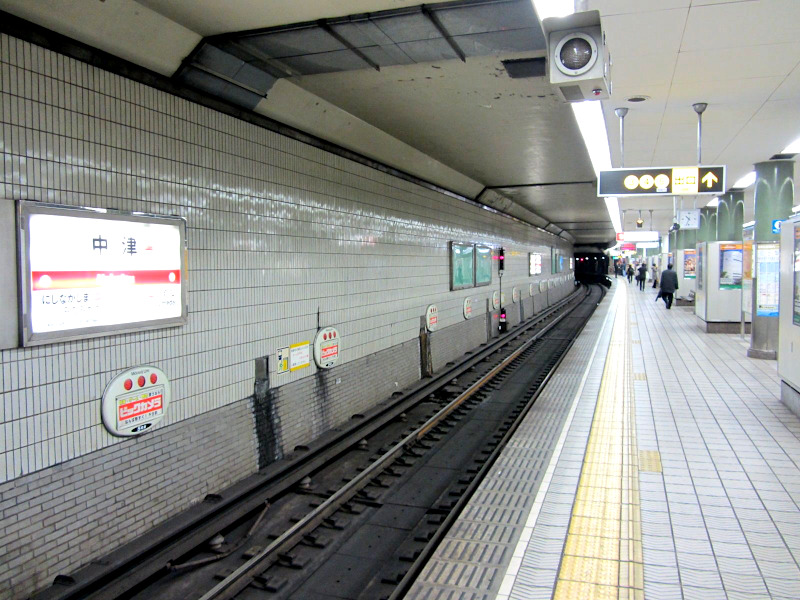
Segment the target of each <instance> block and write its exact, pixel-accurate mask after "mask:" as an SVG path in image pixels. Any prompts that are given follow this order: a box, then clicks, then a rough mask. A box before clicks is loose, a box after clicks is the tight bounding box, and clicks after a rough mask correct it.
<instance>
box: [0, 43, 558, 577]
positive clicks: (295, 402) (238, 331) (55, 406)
mask: <svg viewBox="0 0 800 600" xmlns="http://www.w3.org/2000/svg"><path fill="white" fill-rule="evenodd" d="M0 126H1V127H2V135H1V136H0V151H2V155H3V163H2V167H0V194H2V196H3V197H6V198H12V199H25V200H34V201H45V202H54V203H59V204H66V205H73V206H89V207H103V208H113V209H120V210H125V211H141V212H147V213H154V214H170V215H179V216H182V217H184V218H185V219H186V220H187V223H188V245H189V277H188V286H189V297H188V301H189V319H188V324H187V325H186V326H184V327H180V328H171V329H162V330H156V331H149V332H142V333H135V334H125V335H115V336H107V337H103V338H95V339H90V340H82V341H76V342H68V343H59V344H51V345H45V346H39V347H35V348H28V349H11V350H3V351H0V378H1V379H0V423H1V425H0V427H2V429H0V483H2V482H4V481H8V482H10V484H6V485H5V486H4V488H3V489H4V490H6V492H8V490H11V489H16V486H19V487H21V488H24V489H25V490H27V491H28V493H32V494H35V493H36V486H37V485H42V486H43V485H46V484H44V483H41V482H42V481H48V482H52V481H56V480H57V479H58V477H59V475H58V473H61V472H64V470H69V469H75V468H77V467H76V466H75V465H81V464H83V462H84V460H85V461H88V462H89V463H91V464H93V465H94V466H93V467H91V468H94V467H95V466H98V465H102V464H104V462H105V458H104V457H106V456H107V455H108V453H114V452H117V451H119V452H122V453H124V452H125V450H124V449H125V448H128V447H131V446H134V445H136V444H140V445H141V446H140V447H148V445H153V444H157V443H160V442H157V440H162V439H163V440H171V439H172V438H173V437H175V439H176V440H177V439H178V436H180V435H181V434H180V432H181V431H182V428H183V427H185V426H186V423H191V422H193V421H192V420H193V419H196V418H199V419H200V421H199V422H201V423H204V424H205V423H206V422H207V421H212V420H214V419H217V418H219V416H221V415H226V414H228V413H226V412H224V411H220V409H224V408H225V407H228V408H229V409H230V410H231V411H234V412H236V414H239V412H238V411H240V410H241V407H242V406H249V407H250V409H249V410H251V411H252V406H251V404H250V401H249V400H248V399H249V398H250V396H251V394H252V392H253V379H254V366H253V361H254V359H255V358H257V357H262V356H274V352H275V351H276V349H277V348H281V347H285V346H288V345H289V344H291V343H295V342H300V341H304V340H312V339H313V336H314V333H315V331H316V330H317V327H318V326H325V325H336V326H337V327H338V328H339V331H340V332H341V336H342V348H343V350H342V358H341V363H340V366H337V367H336V368H335V369H333V370H331V371H329V372H326V373H324V374H319V373H318V372H317V370H316V368H315V367H313V366H311V367H310V368H307V369H303V370H301V371H298V372H296V373H293V374H281V375H278V374H277V373H275V372H274V364H275V361H274V360H271V361H270V365H271V366H270V368H271V369H272V372H271V373H270V383H271V386H272V388H273V390H272V393H271V395H270V398H271V402H272V404H271V405H270V406H269V407H267V408H268V410H266V409H264V407H261V408H262V409H264V410H262V412H261V413H259V409H258V407H257V408H256V411H255V414H252V413H251V417H252V418H251V422H250V424H249V425H248V426H247V427H250V437H248V436H247V435H245V436H244V438H242V439H239V441H237V442H236V444H234V445H233V448H235V450H236V452H238V453H240V454H241V456H240V457H239V459H238V462H237V465H238V467H237V470H235V471H234V472H233V474H235V476H236V477H241V476H244V475H246V474H247V473H248V472H252V470H253V469H255V468H256V461H257V459H260V460H262V462H263V461H264V460H269V459H270V458H271V457H272V458H274V457H275V456H279V455H280V453H281V452H282V451H283V450H284V449H285V448H289V449H291V448H292V447H293V445H296V444H297V443H307V442H308V441H310V439H308V438H309V437H312V438H313V437H314V436H316V435H319V433H321V432H323V431H324V430H325V428H327V427H330V426H334V425H336V424H338V423H339V422H340V421H341V420H342V419H344V420H346V419H347V418H349V415H351V414H352V413H353V412H358V411H360V410H364V408H366V407H368V405H369V404H370V403H371V402H374V401H375V398H376V397H377V394H379V393H381V394H382V393H384V392H385V391H387V390H390V389H391V388H392V387H393V386H394V384H395V382H398V383H397V386H401V387H402V386H403V385H407V384H408V382H409V380H411V379H413V378H414V377H418V370H417V369H418V360H419V348H418V346H415V344H417V343H418V342H417V337H418V333H419V327H420V317H421V316H422V315H423V314H424V311H425V308H426V306H427V305H428V304H431V303H436V304H437V305H438V306H439V308H440V326H441V327H442V328H443V329H444V328H447V327H449V326H453V325H456V324H460V323H463V322H464V320H463V315H462V312H461V311H462V304H463V299H464V298H465V297H467V296H472V297H473V298H475V304H474V306H476V307H485V300H486V298H488V297H489V296H490V295H491V292H492V291H494V290H495V289H497V284H498V278H497V273H495V275H494V282H493V285H492V286H490V287H481V288H474V289H472V290H462V291H459V292H450V291H449V286H448V279H449V262H448V260H449V259H448V242H449V241H451V240H458V241H474V242H483V243H489V244H492V245H495V246H501V245H502V246H503V247H505V248H506V257H507V264H508V267H507V272H506V274H505V276H504V278H503V289H504V290H508V295H509V296H510V289H511V286H513V285H520V287H521V288H522V290H523V297H524V296H525V290H526V289H527V284H528V283H529V282H530V281H531V280H532V278H530V277H528V276H527V253H528V252H529V251H538V252H541V253H542V254H543V255H544V258H545V264H544V265H543V269H544V272H545V273H549V272H550V265H549V256H550V251H549V247H550V245H552V244H558V245H559V246H560V247H561V248H562V249H564V250H565V251H567V250H568V246H567V244H565V243H563V241H560V240H558V239H557V238H555V237H553V236H551V235H549V234H546V233H544V232H541V231H539V230H536V229H534V228H532V227H529V226H526V225H524V224H522V223H519V222H516V221H513V220H511V219H508V218H505V217H503V216H500V215H497V214H494V213H492V212H490V211H487V210H483V209H481V208H479V207H477V206H473V205H471V204H468V203H465V202H462V201H459V200H458V199H454V198H452V197H450V196H448V195H445V194H441V193H438V192H435V191H432V190H429V189H427V188H425V187H422V186H419V185H416V184H414V183H411V182H409V181H406V180H403V179H399V178H396V177H393V176H391V175H390V174H387V173H383V172H380V171H377V170H374V169H372V168H369V167H367V166H365V165H362V164H359V163H356V162H353V161H350V160H347V159H345V158H341V157H338V156H336V155H333V154H330V153H328V152H326V151H324V150H322V149H318V148H314V147H311V146H308V145H306V144H303V143H302V142H299V141H297V140H294V139H292V138H289V137H285V136H282V135H280V134H278V133H275V132H272V131H269V130H266V129H263V128H260V127H257V126H255V125H253V124H250V123H246V122H243V121H241V120H237V119H236V118H234V117H232V116H229V115H225V114H222V113H219V112H215V111H213V110H211V109H208V108H205V107H203V106H199V105H196V104H192V103H191V102H189V101H186V100H183V99H181V98H178V97H174V96H171V95H169V94H166V93H164V92H161V91H157V90H155V89H153V88H150V87H147V86H145V85H142V84H139V83H137V82H134V81H131V80H128V79H125V78H124V77H121V76H118V75H114V74H112V73H109V72H105V71H102V70H100V69H97V68H95V67H91V66H89V65H87V64H85V63H81V62H78V61H76V60H73V59H70V58H68V57H65V56H62V55H59V54H56V53H53V52H50V51H47V50H44V49H42V48H40V47H37V46H34V45H31V44H29V43H27V42H23V41H20V40H17V39H15V38H12V37H9V36H7V35H2V36H0ZM514 253H516V254H514ZM544 277H547V278H550V277H554V276H550V275H545V276H544ZM538 279H539V278H538V277H537V278H535V280H536V281H538ZM509 302H510V300H509ZM483 310H484V311H485V308H484V309H483ZM478 314H480V313H478ZM467 327H468V328H469V327H472V324H470V325H468V326H467ZM476 335H477V334H476ZM478 337H479V336H478ZM470 339H471V338H470ZM476 339H477V338H476ZM387 356H389V357H391V356H398V357H401V358H400V360H399V362H398V363H397V365H396V369H395V370H394V371H392V370H391V369H389V370H387V369H386V363H387V360H385V357H387ZM137 364H154V365H156V366H158V367H160V368H162V369H163V370H164V371H165V372H166V373H167V374H168V375H169V376H170V378H171V380H172V384H173V395H174V397H173V402H172V403H171V405H170V407H169V411H168V413H167V416H166V417H165V419H164V420H163V421H162V422H161V424H159V425H158V426H157V428H156V430H155V431H154V432H152V433H149V434H147V435H145V436H143V437H142V438H139V439H137V440H134V441H131V440H127V441H123V440H120V439H119V438H114V437H112V436H110V435H109V434H108V433H107V432H106V430H105V429H104V427H103V426H102V424H101V419H100V397H101V395H102V392H103V389H104V387H105V385H106V383H107V382H108V381H109V380H110V379H111V378H112V377H113V376H114V375H115V374H116V373H118V372H119V371H121V370H123V369H125V368H128V367H130V366H133V365H137ZM367 364H372V365H373V366H375V365H377V367H375V369H373V370H374V372H375V373H377V374H381V375H382V377H383V378H382V379H379V380H377V381H375V377H377V376H378V375H375V374H373V375H370V377H372V378H373V381H372V382H371V383H370V384H369V385H370V386H371V387H370V389H369V390H367V391H368V393H367V392H365V391H364V389H362V388H364V386H365V385H367V384H366V383H365V380H364V379H363V378H362V376H363V374H362V375H359V370H361V367H363V366H364V365H367ZM356 366H358V368H356ZM371 372H372V371H370V370H369V369H366V370H364V371H363V373H371ZM415 373H416V375H415ZM337 379H341V383H339V384H337V383H336V380H337ZM287 384H295V385H290V386H287ZM321 385H323V386H328V389H329V390H330V389H331V388H332V389H333V390H334V392H332V393H328V394H327V395H326V394H320V389H321V388H320V386H321ZM283 386H286V387H283ZM212 411H213V412H212ZM309 414H311V415H315V416H313V418H311V419H308V418H307V416H308V415H309ZM259 415H261V417H259ZM259 419H261V421H260V422H259ZM265 419H266V420H265ZM203 427H205V425H203ZM201 430H203V431H205V430H204V429H202V428H201ZM202 435H205V434H201V436H202ZM270 435H271V436H272V440H271V441H270V442H269V443H268V444H267V445H269V444H271V445H272V451H271V452H266V453H264V452H263V450H264V448H263V447H259V446H258V444H259V443H260V444H261V445H262V446H264V444H265V443H266V442H265V439H266V438H267V437H269V436H270ZM256 438H258V439H256ZM148 440H149V441H148ZM165 443H171V442H169V441H167V442H165ZM191 443H192V444H196V445H197V447H199V448H203V447H204V445H205V444H211V446H212V448H213V447H214V446H213V443H212V442H210V441H209V440H208V439H204V438H203V439H200V438H198V439H194V438H193V439H192V441H191ZM186 444H189V442H186ZM190 446H191V444H189V445H188V446H182V448H188V447H190ZM103 449H105V450H103ZM101 450H102V451H101ZM183 451H184V450H180V452H183ZM176 452H177V450H176ZM87 455H88V457H87ZM81 457H87V458H85V459H83V458H81ZM207 457H208V458H209V461H210V462H209V463H208V468H209V469H210V470H212V471H213V470H214V469H221V470H222V471H223V472H222V473H219V474H218V475H217V476H216V478H214V477H211V476H209V478H208V479H207V480H206V481H205V482H204V484H205V485H209V486H211V487H214V486H217V487H219V486H221V485H223V484H224V481H227V478H228V476H229V475H231V473H226V472H224V470H225V469H227V468H228V467H227V466H226V465H225V464H222V463H217V462H215V459H214V452H207ZM220 460H223V459H220ZM92 461H94V462H92ZM87 464H88V463H87ZM54 465H59V466H58V467H54ZM126 468H127V467H126ZM137 468H140V469H143V471H142V472H141V473H142V476H143V477H149V476H153V477H160V478H161V479H158V481H160V482H161V485H162V486H167V487H168V486H169V485H171V483H170V482H172V481H180V480H181V478H185V477H190V476H191V474H192V472H191V469H193V468H194V467H193V466H192V465H191V464H190V463H189V462H186V461H181V460H178V461H173V462H167V463H164V464H159V465H157V466H156V465H154V464H153V465H151V464H145V465H144V466H138V467H137ZM156 468H158V469H160V470H159V471H158V473H157V474H156ZM115 469H116V467H115ZM164 469H165V470H164ZM123 470H124V469H123ZM33 473H35V475H31V474H33ZM116 473H117V471H116V470H114V475H112V476H115V474H116ZM106 476H108V474H107V473H105V472H103V474H102V477H103V478H105V477H106ZM93 477H94V476H93ZM48 478H50V479H48ZM104 480H105V479H103V481H104ZM37 481H38V482H40V483H36V482H37ZM74 481H75V485H76V489H89V490H91V488H92V486H93V485H97V486H100V485H101V482H100V481H99V480H96V479H93V480H91V481H90V480H85V479H80V478H78V479H75V480H74ZM93 482H96V483H93ZM176 485H178V484H176ZM197 493H198V491H197V490H194V489H186V490H184V492H181V493H180V494H179V495H178V497H176V498H175V500H174V502H173V503H172V505H171V507H172V508H176V509H177V508H183V507H185V506H186V505H187V504H188V503H189V502H191V501H192V499H193V498H195V497H196V494H197ZM9 498H10V500H6V497H5V496H4V497H3V498H1V499H0V500H1V501H2V502H3V504H2V506H3V507H5V508H4V510H5V509H7V508H8V507H10V506H14V497H11V496H9ZM97 506H100V508H98V509H96V511H95V514H96V515H101V516H102V515H113V514H115V511H117V510H118V509H119V507H118V506H117V504H116V503H115V502H113V501H112V502H110V503H109V502H106V500H103V501H102V502H100V504H99V505H97ZM84 508H85V507H84ZM55 510H56V512H57V511H58V508H57V507H56V508H55ZM103 511H104V512H103ZM7 514H8V513H4V514H3V519H4V521H3V523H2V524H0V528H4V527H6V523H5V519H6V518H7ZM163 517H164V513H161V512H158V511H154V512H152V513H145V514H144V515H143V517H142V520H143V522H144V523H146V524H148V525H153V524H155V522H157V521H158V520H160V519H163ZM135 530H136V528H135V527H133V528H132V529H129V530H127V531H126V533H125V535H130V534H131V533H132V532H133V531H135ZM6 533H7V531H6ZM121 537H124V536H121ZM119 539H121V538H118V540H119ZM70 560H73V561H74V560H75V555H72V556H71V559H70ZM22 562H24V561H22ZM6 566H7V565H4V563H3V562H2V561H0V573H2V569H3V568H6ZM6 570H7V569H6ZM47 573H48V574H49V573H50V571H47ZM2 577H3V576H2V575H0V588H1V587H2V581H3V578H2ZM31 581H35V578H34V579H32V580H31ZM31 585H33V584H31ZM30 589H33V588H30Z"/></svg>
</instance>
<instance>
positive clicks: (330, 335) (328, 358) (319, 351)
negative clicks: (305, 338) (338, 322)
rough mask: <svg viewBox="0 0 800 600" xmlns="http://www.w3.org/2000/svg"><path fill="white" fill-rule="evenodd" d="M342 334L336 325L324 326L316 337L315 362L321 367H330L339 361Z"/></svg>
mask: <svg viewBox="0 0 800 600" xmlns="http://www.w3.org/2000/svg"><path fill="white" fill-rule="evenodd" d="M340 343H341V336H340V335H339V331H338V330H337V329H336V328H335V327H323V328H322V329H320V330H319V331H318V332H317V335H316V337H315V338H314V362H315V363H316V364H317V366H318V367H319V368H320V369H330V368H331V367H333V366H335V365H336V363H337V362H339V355H340V352H341V345H340Z"/></svg>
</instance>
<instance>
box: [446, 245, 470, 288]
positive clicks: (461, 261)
mask: <svg viewBox="0 0 800 600" xmlns="http://www.w3.org/2000/svg"><path fill="white" fill-rule="evenodd" d="M474 286H475V246H474V245H473V244H460V243H458V242H450V289H451V290H462V289H464V288H470V287H474Z"/></svg>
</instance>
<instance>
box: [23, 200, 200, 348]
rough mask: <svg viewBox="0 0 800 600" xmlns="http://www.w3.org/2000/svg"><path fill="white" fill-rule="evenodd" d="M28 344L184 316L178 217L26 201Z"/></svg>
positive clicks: (163, 323)
mask: <svg viewBox="0 0 800 600" xmlns="http://www.w3.org/2000/svg"><path fill="white" fill-rule="evenodd" d="M18 227H19V230H18V240H19V248H20V253H19V255H20V259H21V261H20V281H21V284H22V285H21V286H20V290H21V296H22V298H21V301H22V307H23V309H22V316H23V319H22V343H23V344H24V345H26V346H28V345H36V344H44V343H50V342H58V341H64V340H73V339H80V338H87V337H97V336H100V335H109V334H112V333H123V332H132V331H141V330H144V329H155V328H159V327H169V326H175V325H183V324H184V323H186V264H185V259H184V254H185V240H186V223H185V221H184V220H183V219H181V218H178V217H159V216H153V215H144V214H137V213H119V212H106V211H101V210H92V209H81V208H71V207H63V206H56V205H51V204H42V203H38V202H21V203H20V204H19V219H18Z"/></svg>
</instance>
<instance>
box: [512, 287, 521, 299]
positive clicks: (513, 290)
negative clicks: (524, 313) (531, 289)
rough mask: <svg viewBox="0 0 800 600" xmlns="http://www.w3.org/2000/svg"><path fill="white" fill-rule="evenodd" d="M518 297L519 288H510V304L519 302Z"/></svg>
mask: <svg viewBox="0 0 800 600" xmlns="http://www.w3.org/2000/svg"><path fill="white" fill-rule="evenodd" d="M519 297H520V293H519V288H518V287H515V288H512V289H511V301H512V302H519Z"/></svg>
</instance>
